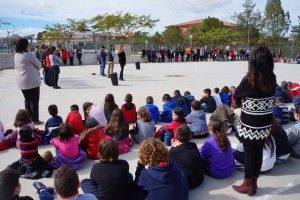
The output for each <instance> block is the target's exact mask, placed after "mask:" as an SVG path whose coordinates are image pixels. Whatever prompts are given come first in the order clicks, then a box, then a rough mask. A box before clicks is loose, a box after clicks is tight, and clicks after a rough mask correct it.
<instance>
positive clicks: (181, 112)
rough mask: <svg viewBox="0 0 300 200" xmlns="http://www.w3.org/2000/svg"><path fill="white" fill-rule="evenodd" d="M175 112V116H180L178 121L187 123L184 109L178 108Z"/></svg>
mask: <svg viewBox="0 0 300 200" xmlns="http://www.w3.org/2000/svg"><path fill="white" fill-rule="evenodd" d="M173 112H174V114H175V115H177V116H178V119H177V120H176V121H178V122H185V118H184V111H183V109H182V108H180V107H176V108H174V109H173Z"/></svg>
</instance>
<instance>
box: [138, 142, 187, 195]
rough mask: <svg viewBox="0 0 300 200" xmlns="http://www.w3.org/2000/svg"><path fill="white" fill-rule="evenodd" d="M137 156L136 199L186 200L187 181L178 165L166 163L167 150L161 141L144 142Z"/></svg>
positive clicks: (171, 162) (170, 162)
mask: <svg viewBox="0 0 300 200" xmlns="http://www.w3.org/2000/svg"><path fill="white" fill-rule="evenodd" d="M138 154H139V162H138V165H137V168H136V172H135V180H134V182H135V184H136V187H135V195H136V199H148V200H165V199H172V200H187V199H188V196H189V192H188V181H187V178H186V175H185V173H184V170H183V168H182V167H181V165H180V164H179V163H176V162H174V161H167V156H168V149H167V148H166V147H165V146H164V144H163V143H162V142H161V141H158V140H156V139H153V138H151V139H146V140H144V141H143V142H142V143H141V145H140V147H139V152H138ZM145 166H148V167H147V168H145Z"/></svg>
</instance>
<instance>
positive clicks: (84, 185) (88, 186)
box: [80, 179, 100, 199]
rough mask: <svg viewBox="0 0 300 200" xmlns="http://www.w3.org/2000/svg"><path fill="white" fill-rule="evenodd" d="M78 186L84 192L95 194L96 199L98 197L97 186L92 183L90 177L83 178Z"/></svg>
mask: <svg viewBox="0 0 300 200" xmlns="http://www.w3.org/2000/svg"><path fill="white" fill-rule="evenodd" d="M80 187H81V189H82V191H83V193H84V194H87V193H89V194H93V195H95V196H96V197H97V199H99V198H100V193H99V191H98V187H97V186H96V185H94V184H93V183H92V181H91V179H83V180H82V181H81V183H80Z"/></svg>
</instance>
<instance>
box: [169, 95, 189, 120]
mask: <svg viewBox="0 0 300 200" xmlns="http://www.w3.org/2000/svg"><path fill="white" fill-rule="evenodd" d="M173 99H174V101H175V102H176V104H177V106H178V107H180V108H182V109H183V112H184V116H187V115H188V114H189V113H190V112H189V109H188V106H187V103H186V101H185V98H184V97H183V96H179V97H173Z"/></svg>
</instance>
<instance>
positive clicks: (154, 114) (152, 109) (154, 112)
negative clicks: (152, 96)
mask: <svg viewBox="0 0 300 200" xmlns="http://www.w3.org/2000/svg"><path fill="white" fill-rule="evenodd" d="M145 106H146V108H147V109H148V110H149V112H150V114H151V119H152V120H153V121H154V122H155V123H156V122H158V120H159V110H158V107H157V106H156V105H154V104H150V103H147V104H146V105H145Z"/></svg>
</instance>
